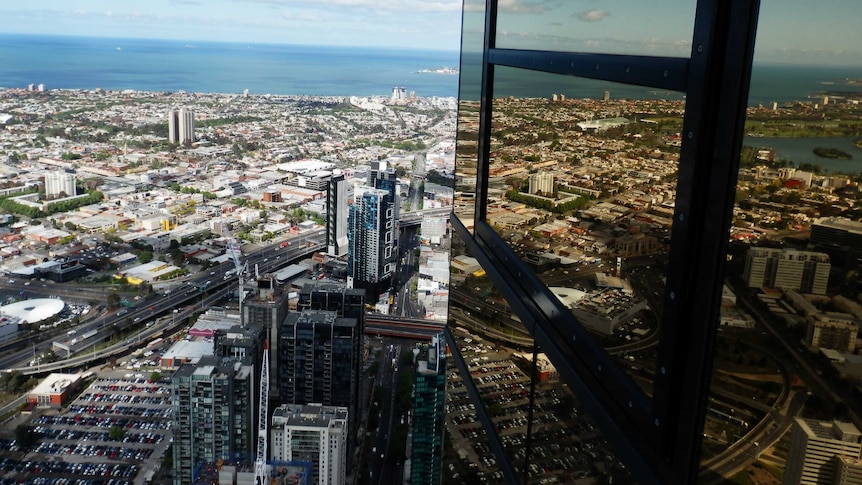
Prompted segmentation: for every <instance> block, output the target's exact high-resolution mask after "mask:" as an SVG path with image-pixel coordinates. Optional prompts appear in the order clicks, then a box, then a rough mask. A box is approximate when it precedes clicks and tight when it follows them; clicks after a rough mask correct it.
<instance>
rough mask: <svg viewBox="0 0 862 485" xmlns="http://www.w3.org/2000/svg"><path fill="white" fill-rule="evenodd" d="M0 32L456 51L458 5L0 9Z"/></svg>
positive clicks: (375, 1)
mask: <svg viewBox="0 0 862 485" xmlns="http://www.w3.org/2000/svg"><path fill="white" fill-rule="evenodd" d="M0 32H4V33H29V34H57V35H76V36H95V37H121V38H157V39H182V40H192V41H204V40H216V41H227V42H241V43H277V44H311V45H346V46H374V47H405V48H419V49H433V50H449V51H457V50H459V49H460V33H461V0H146V1H141V0H37V1H35V2H24V1H14V2H12V1H3V2H2V4H0Z"/></svg>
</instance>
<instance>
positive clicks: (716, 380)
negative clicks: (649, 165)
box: [701, 16, 862, 483]
mask: <svg viewBox="0 0 862 485" xmlns="http://www.w3.org/2000/svg"><path fill="white" fill-rule="evenodd" d="M761 19H762V22H761V24H762V25H761V28H762V27H764V25H763V24H767V25H768V23H769V22H770V21H771V19H773V17H768V16H767V17H764V16H761ZM763 30H764V32H765V33H767V35H768V34H769V29H763ZM758 37H760V32H758ZM761 52H762V54H763V58H775V55H776V54H775V53H774V52H772V53H770V52H769V51H768V50H767V49H765V48H764V49H763V50H761ZM757 61H758V60H757V59H755V66H754V68H753V72H752V84H751V91H750V95H749V102H748V105H749V107H748V109H747V112H746V125H745V131H746V133H745V135H746V136H745V138H744V140H743V147H742V152H741V155H740V167H739V177H738V181H737V185H736V204H735V205H734V208H733V219H732V226H731V229H730V242H729V245H728V255H727V260H728V263H727V266H726V278H725V288H724V292H723V299H722V306H721V316H720V327H719V331H718V334H717V340H716V353H715V365H714V367H715V368H714V372H713V376H712V381H711V386H710V402H709V407H708V410H707V411H708V412H707V415H706V423H705V426H704V439H703V449H702V451H703V453H702V463H701V465H702V469H703V473H702V476H709V474H710V473H716V472H718V473H721V474H725V475H728V474H735V475H737V476H750V475H754V474H762V475H764V476H766V475H765V474H767V473H768V474H770V475H772V476H773V477H774V479H775V480H776V481H778V480H780V479H781V476H782V474H783V475H784V482H785V483H798V482H799V477H798V475H795V473H798V471H799V470H798V467H793V463H801V462H802V461H804V460H803V459H804V456H802V455H801V454H800V451H799V449H794V447H793V446H792V442H791V436H793V434H794V433H796V432H797V431H798V430H797V429H795V428H800V426H799V424H797V423H796V422H795V421H794V419H795V417H797V416H798V417H799V418H802V419H804V420H813V422H821V423H824V424H823V425H822V426H819V427H818V426H817V425H813V427H814V428H817V429H821V430H827V431H828V430H830V429H831V425H832V423H833V422H840V423H845V424H843V425H842V426H858V423H859V415H858V411H855V413H854V410H859V409H862V400H860V395H859V393H858V392H854V391H852V389H853V388H854V384H855V383H858V380H856V381H854V380H853V379H852V378H848V375H849V373H848V372H847V369H848V368H849V366H847V364H846V362H849V361H852V360H853V359H855V358H857V356H856V355H853V353H854V347H855V346H856V345H855V341H856V337H857V335H858V322H859V319H860V317H862V311H860V310H859V304H858V302H859V296H858V295H860V289H862V286H860V283H859V282H860V281H862V278H860V277H859V275H860V271H862V266H860V259H859V258H860V256H862V249H860V248H862V244H860V243H862V236H860V235H862V223H860V222H859V220H860V211H859V210H858V209H857V207H858V202H859V200H860V195H859V190H858V188H857V187H856V186H854V180H855V181H856V182H859V181H860V178H859V174H860V172H862V167H860V165H859V163H858V162H857V161H856V160H857V159H858V158H859V157H860V156H862V143H859V142H857V139H858V137H859V133H860V132H859V126H860V125H862V83H860V82H859V81H858V80H859V79H862V69H860V68H859V67H858V66H856V67H840V68H839V67H835V66H829V67H819V66H811V65H792V64H785V65H781V66H778V65H769V64H759V63H758V62H757ZM796 62H805V61H804V60H796ZM854 143H855V144H854ZM856 144H858V145H859V146H858V147H857V146H856ZM842 153H843V154H846V155H848V156H847V157H845V156H843V155H841V154H842ZM851 157H852V158H851ZM854 235H855V236H854ZM853 237H856V238H857V241H859V242H860V243H852V242H850V240H851V238H853ZM838 241H844V242H843V243H839V242H838ZM854 300H855V301H854ZM857 353H858V351H857ZM827 356H828V358H827ZM854 422H855V423H856V424H855V425H854V424H850V423H854ZM846 429H849V428H846ZM821 438H823V436H821ZM826 438H829V436H826ZM734 455H735V456H743V457H744V458H745V459H744V460H742V461H741V463H738V465H737V466H736V467H735V468H733V469H729V468H728V467H727V465H726V463H727V462H728V459H729V458H731V457H733V456H734ZM788 474H791V475H790V477H788V476H787V475H788Z"/></svg>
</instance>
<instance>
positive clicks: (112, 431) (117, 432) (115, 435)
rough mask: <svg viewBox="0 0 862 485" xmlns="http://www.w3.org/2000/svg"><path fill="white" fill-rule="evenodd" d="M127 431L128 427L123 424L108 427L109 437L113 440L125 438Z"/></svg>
mask: <svg viewBox="0 0 862 485" xmlns="http://www.w3.org/2000/svg"><path fill="white" fill-rule="evenodd" d="M125 432H126V428H124V427H122V426H111V427H110V428H108V439H109V440H111V441H120V440H122V439H123V435H124V434H125Z"/></svg>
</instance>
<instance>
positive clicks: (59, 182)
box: [45, 170, 77, 199]
mask: <svg viewBox="0 0 862 485" xmlns="http://www.w3.org/2000/svg"><path fill="white" fill-rule="evenodd" d="M76 193H77V192H76V190H75V174H74V173H69V172H63V171H62V170H55V171H53V172H48V173H46V174H45V197H46V198H49V199H53V198H57V197H70V196H73V195H75V194H76Z"/></svg>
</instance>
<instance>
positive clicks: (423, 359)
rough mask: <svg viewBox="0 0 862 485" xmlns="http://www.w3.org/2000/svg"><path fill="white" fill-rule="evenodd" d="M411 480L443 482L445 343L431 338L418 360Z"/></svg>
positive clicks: (415, 483) (429, 484)
mask: <svg viewBox="0 0 862 485" xmlns="http://www.w3.org/2000/svg"><path fill="white" fill-rule="evenodd" d="M414 376H415V377H414V388H413V434H412V436H413V439H412V441H411V442H410V483H411V484H413V485H418V484H427V485H440V483H441V476H442V472H441V467H440V465H441V460H442V456H443V432H444V430H445V423H444V417H445V413H444V411H445V407H446V343H445V342H444V340H443V335H437V336H435V337H433V338H432V340H431V345H430V346H429V347H427V348H426V349H422V350H421V351H420V353H419V355H418V356H417V359H416V363H415V374H414Z"/></svg>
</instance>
